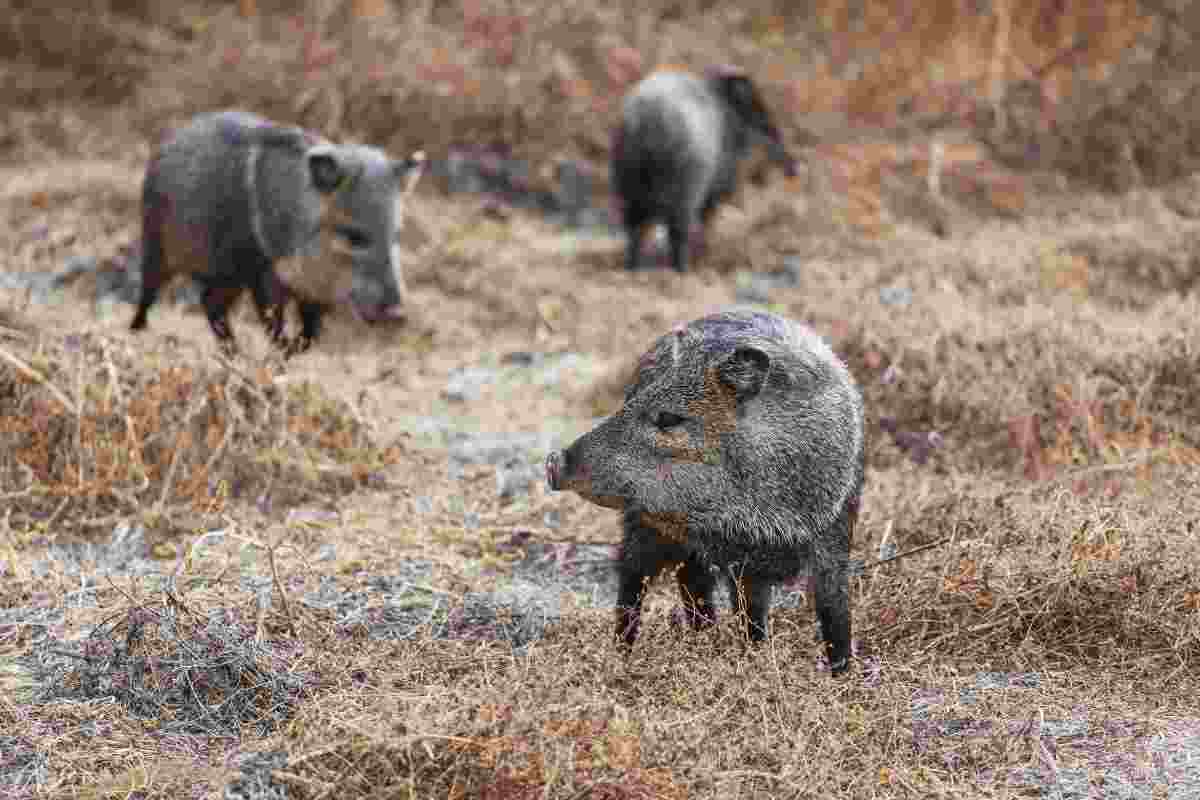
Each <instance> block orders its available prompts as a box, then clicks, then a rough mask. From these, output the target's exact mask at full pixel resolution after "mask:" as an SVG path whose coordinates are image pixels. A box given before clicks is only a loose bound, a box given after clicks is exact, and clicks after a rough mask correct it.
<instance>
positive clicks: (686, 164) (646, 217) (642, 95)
mask: <svg viewBox="0 0 1200 800" xmlns="http://www.w3.org/2000/svg"><path fill="white" fill-rule="evenodd" d="M754 139H761V140H763V141H764V142H765V143H766V145H767V147H768V148H769V151H770V154H771V157H772V160H774V161H776V162H778V163H780V164H781V165H782V166H783V169H784V172H785V173H786V174H787V175H789V176H790V175H794V174H795V172H796V168H795V160H794V159H793V158H792V156H791V155H789V154H788V152H787V150H786V149H785V148H784V146H783V142H782V139H781V138H780V134H779V130H778V129H777V128H776V127H775V123H774V122H773V121H772V118H771V114H770V112H769V111H768V110H767V106H766V104H765V103H764V102H763V100H762V97H761V96H760V95H759V92H758V89H757V88H756V87H755V85H754V82H753V81H752V80H751V79H750V78H749V77H747V76H746V75H745V73H743V72H742V71H741V70H739V69H737V68H735V67H717V68H713V69H710V70H709V71H708V72H707V73H706V74H705V75H704V76H703V77H701V76H697V75H693V74H690V73H686V72H671V71H660V72H655V73H652V74H650V75H649V76H647V77H646V78H644V79H642V81H641V82H639V83H638V84H637V85H636V86H634V87H633V88H632V89H631V90H630V91H629V93H628V94H627V95H626V97H625V100H624V101H623V104H622V107H621V119H620V122H619V123H618V125H617V128H616V130H615V131H614V133H613V141H612V162H611V170H612V185H613V191H614V192H615V196H616V199H617V201H618V204H619V206H620V210H621V214H622V216H623V222H624V225H625V232H626V235H627V237H628V242H627V245H626V251H625V266H626V268H627V269H631V270H633V269H638V267H639V266H640V265H641V249H642V248H641V245H642V235H643V232H644V229H645V227H646V226H647V225H648V224H650V223H652V222H654V221H656V220H661V221H663V222H665V223H666V226H667V233H668V235H669V238H670V246H671V265H672V266H673V267H674V268H675V269H676V270H678V271H680V272H683V271H684V270H686V269H687V266H688V261H689V249H690V243H689V239H690V237H691V233H692V230H693V228H696V229H697V232H698V233H699V235H700V236H699V241H698V243H699V244H701V245H702V244H703V242H704V236H705V234H706V231H707V228H708V223H709V221H710V219H711V218H712V215H713V212H714V211H716V209H717V207H718V206H719V205H720V204H721V203H722V202H724V201H725V200H726V199H727V198H728V197H729V196H730V195H731V194H733V192H734V191H735V190H736V189H737V181H738V165H739V163H740V162H741V160H742V158H743V157H745V155H746V154H747V153H748V152H749V148H750V145H751V144H752V142H753V140H754Z"/></svg>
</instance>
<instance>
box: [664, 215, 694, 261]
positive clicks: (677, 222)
mask: <svg viewBox="0 0 1200 800" xmlns="http://www.w3.org/2000/svg"><path fill="white" fill-rule="evenodd" d="M691 232H692V224H691V221H690V220H689V219H687V218H685V217H684V216H682V215H679V214H674V215H672V216H671V218H670V219H669V220H668V221H667V237H668V239H669V241H670V245H671V268H672V269H674V270H675V271H676V272H687V268H688V255H689V251H690V250H691V246H690V243H689V239H690V238H691Z"/></svg>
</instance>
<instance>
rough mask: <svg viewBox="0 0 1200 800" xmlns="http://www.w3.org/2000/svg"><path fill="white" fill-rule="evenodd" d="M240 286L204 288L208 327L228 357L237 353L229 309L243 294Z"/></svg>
mask: <svg viewBox="0 0 1200 800" xmlns="http://www.w3.org/2000/svg"><path fill="white" fill-rule="evenodd" d="M241 291H242V287H240V286H206V287H205V288H204V301H203V302H204V314H205V316H207V317H208V327H210V328H212V332H213V335H214V336H216V337H217V343H218V344H219V345H220V347H221V349H222V350H223V351H225V353H226V354H227V355H233V354H235V353H237V351H238V347H237V341H236V340H235V339H234V338H233V332H232V331H231V330H230V328H229V307H230V306H231V305H233V301H234V300H236V299H237V296H238V295H239V294H240V293H241Z"/></svg>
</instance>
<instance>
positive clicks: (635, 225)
mask: <svg viewBox="0 0 1200 800" xmlns="http://www.w3.org/2000/svg"><path fill="white" fill-rule="evenodd" d="M645 232H646V220H645V218H644V216H643V215H642V214H641V213H640V212H639V211H637V210H635V209H632V208H626V210H625V269H627V270H629V271H630V272H636V271H637V270H639V269H641V267H642V239H643V238H644V234H645Z"/></svg>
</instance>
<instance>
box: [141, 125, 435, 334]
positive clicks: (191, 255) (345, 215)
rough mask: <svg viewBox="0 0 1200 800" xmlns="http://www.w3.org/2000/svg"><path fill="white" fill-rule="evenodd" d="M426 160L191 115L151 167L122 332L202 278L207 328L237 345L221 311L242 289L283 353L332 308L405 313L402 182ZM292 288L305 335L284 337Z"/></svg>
mask: <svg viewBox="0 0 1200 800" xmlns="http://www.w3.org/2000/svg"><path fill="white" fill-rule="evenodd" d="M420 163H421V160H420V158H409V159H404V160H393V159H391V158H389V157H388V156H387V154H385V153H384V152H382V151H381V150H378V149H376V148H374V147H369V146H366V145H353V144H341V145H339V144H333V143H331V142H329V141H328V140H326V139H324V138H323V137H320V136H318V135H316V134H314V133H312V132H309V131H306V130H304V129H303V128H299V127H295V126H288V125H282V124H278V123H275V122H272V121H270V120H268V119H265V118H263V117H260V116H258V115H256V114H252V113H249V112H246V111H238V110H226V111H216V112H208V113H204V114H200V115H198V116H196V117H194V118H193V119H192V120H191V121H190V122H189V123H188V124H186V125H184V126H183V127H181V128H179V129H177V130H175V131H173V132H171V133H170V134H168V136H167V137H166V138H165V139H164V140H163V142H161V143H160V145H159V147H158V148H157V150H156V152H155V154H154V156H153V158H152V159H151V161H150V164H149V166H148V167H147V169H146V175H145V179H144V181H143V184H142V281H141V298H140V301H139V303H138V309H137V313H136V314H135V315H134V317H133V320H132V322H131V324H130V329H131V330H134V331H137V330H141V329H143V328H145V327H146V313H147V311H148V310H149V308H150V307H151V306H152V305H154V303H155V301H156V300H157V298H158V293H159V290H160V289H161V287H162V286H163V285H164V284H165V283H166V282H167V281H168V280H170V279H171V278H172V277H174V276H176V275H190V276H191V277H192V278H193V279H194V280H196V282H197V283H199V284H200V286H201V287H202V289H203V303H204V309H205V313H206V315H207V317H208V322H209V326H210V327H211V328H212V332H213V334H214V335H215V336H216V337H217V340H218V342H220V343H221V345H222V346H223V347H225V348H228V349H231V350H232V349H236V342H235V340H234V338H233V335H232V332H231V330H230V328H229V323H228V320H227V315H228V311H229V307H230V306H231V305H232V303H233V302H234V301H235V300H236V299H237V298H238V296H239V295H240V294H241V292H242V290H243V289H249V290H250V291H251V293H252V294H253V298H254V303H255V306H256V307H257V310H258V315H259V318H260V319H261V321H262V322H263V324H264V325H265V326H266V327H267V329H268V332H269V333H270V335H271V338H272V339H273V340H274V341H275V342H276V343H277V344H278V345H280V346H281V347H283V348H284V349H285V350H286V351H287V352H288V353H295V352H298V351H300V350H303V349H304V348H306V347H307V346H308V345H309V344H311V342H312V341H313V340H314V339H315V338H316V337H317V335H318V334H319V333H320V328H321V318H322V316H323V314H324V313H326V312H327V311H328V310H329V309H330V308H331V307H332V306H333V305H334V304H336V303H347V304H349V305H350V306H351V308H353V309H354V311H355V312H356V314H357V315H358V316H360V317H361V318H363V319H364V320H366V321H368V322H374V321H378V320H383V319H389V318H397V317H399V316H400V315H401V304H402V302H403V299H404V281H403V277H402V274H401V269H400V261H399V257H400V252H399V245H398V244H397V235H398V234H399V233H400V231H399V230H398V227H399V222H400V221H402V214H403V202H402V199H403V198H402V196H401V192H402V190H403V189H404V186H403V185H402V184H403V183H404V181H405V178H406V177H410V178H411V176H412V175H413V174H414V169H416V168H417V167H418V166H419V164H420ZM415 174H417V175H419V170H417V171H416V172H415ZM410 188H411V187H410ZM293 296H294V297H295V299H296V301H297V305H298V308H299V314H300V320H301V331H300V336H299V337H298V338H293V339H290V340H288V339H285V337H284V336H283V323H284V313H283V310H284V307H285V305H286V303H287V302H288V300H289V298H290V297H293Z"/></svg>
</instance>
